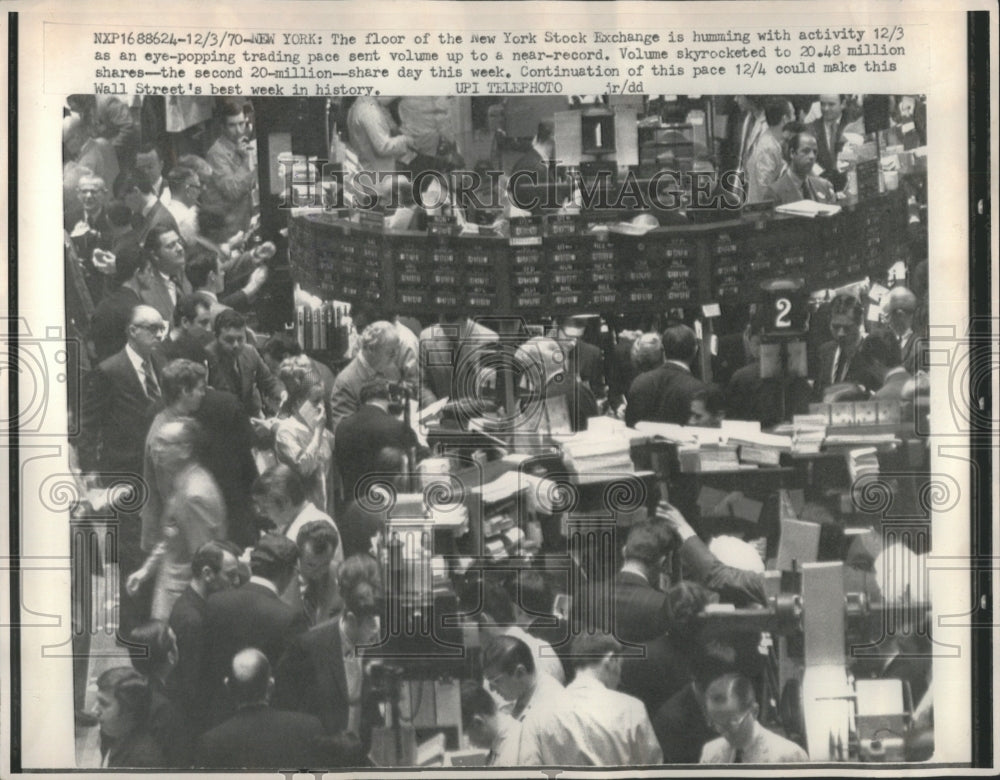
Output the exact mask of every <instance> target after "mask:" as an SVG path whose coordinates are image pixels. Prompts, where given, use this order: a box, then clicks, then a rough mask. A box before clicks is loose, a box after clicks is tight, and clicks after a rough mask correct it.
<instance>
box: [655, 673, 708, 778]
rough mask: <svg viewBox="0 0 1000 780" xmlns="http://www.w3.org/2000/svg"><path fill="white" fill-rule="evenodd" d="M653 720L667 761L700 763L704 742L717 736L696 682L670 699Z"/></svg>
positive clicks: (670, 762)
mask: <svg viewBox="0 0 1000 780" xmlns="http://www.w3.org/2000/svg"><path fill="white" fill-rule="evenodd" d="M650 719H651V720H652V721H653V731H655V732H656V737H657V739H658V740H659V741H660V747H661V748H662V749H663V763H664V764H697V763H698V759H699V758H701V749H702V748H703V747H704V746H705V743H706V742H709V741H710V740H713V739H715V738H716V737H717V736H718V734H717V733H716V731H715V730H714V729H713V728H712V727H711V726H710V725H708V722H707V721H706V720H705V713H704V711H703V710H702V708H701V705H700V704H699V703H698V695H697V694H696V693H695V690H694V685H693V684H688V685H685V686H684V687H683V688H681V689H680V690H679V691H678V692H677V693H675V694H674V695H673V696H671V697H670V698H669V699H667V701H666V702H664V703H663V705H661V706H660V708H659V709H658V710H656V712H655V713H654V714H653V715H652V717H651V718H650Z"/></svg>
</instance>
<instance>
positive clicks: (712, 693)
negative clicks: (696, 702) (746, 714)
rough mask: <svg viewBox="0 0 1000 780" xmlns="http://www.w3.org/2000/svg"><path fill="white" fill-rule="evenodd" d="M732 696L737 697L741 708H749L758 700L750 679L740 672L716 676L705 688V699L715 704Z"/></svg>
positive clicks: (724, 701)
mask: <svg viewBox="0 0 1000 780" xmlns="http://www.w3.org/2000/svg"><path fill="white" fill-rule="evenodd" d="M730 698H733V699H735V700H736V702H737V704H739V706H740V708H741V709H747V708H748V707H750V706H751V705H752V704H754V703H755V702H756V701H757V694H756V693H755V692H754V689H753V684H752V683H751V682H750V680H748V679H747V678H746V677H744V676H743V675H742V674H739V673H738V672H728V673H726V674H723V675H721V676H720V677H716V678H715V679H714V680H712V682H710V683H709V684H708V688H707V689H706V690H705V700H706V701H710V702H712V703H713V704H725V703H726V702H727V701H729V699H730Z"/></svg>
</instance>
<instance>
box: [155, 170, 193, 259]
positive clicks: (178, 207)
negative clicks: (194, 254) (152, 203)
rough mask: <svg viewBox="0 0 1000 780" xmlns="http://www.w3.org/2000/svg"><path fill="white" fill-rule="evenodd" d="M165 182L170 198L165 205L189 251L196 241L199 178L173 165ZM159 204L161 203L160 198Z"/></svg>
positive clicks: (191, 171) (190, 171)
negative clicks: (167, 185)
mask: <svg viewBox="0 0 1000 780" xmlns="http://www.w3.org/2000/svg"><path fill="white" fill-rule="evenodd" d="M167 182H168V183H169V185H170V186H169V189H168V190H167V191H169V192H171V193H172V197H171V198H170V201H169V202H168V203H165V204H164V205H166V207H167V211H169V212H170V213H171V214H172V215H173V217H174V219H175V220H176V222H177V229H178V231H179V232H180V234H181V238H183V239H184V243H185V244H186V245H187V247H188V248H189V249H190V248H192V247H194V245H195V242H196V241H197V239H198V195H199V194H201V178H200V177H199V176H198V173H197V172H196V171H195V170H193V169H192V168H186V167H184V166H183V165H175V166H174V167H173V168H171V169H170V173H168V174H167ZM160 202H161V203H163V199H162V197H161V199H160Z"/></svg>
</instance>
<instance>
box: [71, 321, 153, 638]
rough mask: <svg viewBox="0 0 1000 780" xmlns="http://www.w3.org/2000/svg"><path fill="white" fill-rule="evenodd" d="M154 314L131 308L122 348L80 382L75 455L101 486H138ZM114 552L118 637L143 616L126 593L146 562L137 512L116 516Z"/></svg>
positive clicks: (149, 405)
mask: <svg viewBox="0 0 1000 780" xmlns="http://www.w3.org/2000/svg"><path fill="white" fill-rule="evenodd" d="M166 327H167V326H166V323H164V321H163V318H162V317H160V314H159V312H157V311H156V309H153V308H151V307H149V306H136V307H135V308H134V309H133V310H132V313H131V316H130V318H129V324H128V328H127V333H126V337H127V340H126V344H125V347H124V348H123V349H122V350H121V351H120V352H117V353H115V354H114V355H112V356H111V357H109V358H107V359H106V360H104V361H102V362H101V363H100V364H99V365H98V366H97V368H96V369H95V370H93V371H91V372H90V373H89V374H88V375H87V377H86V380H85V383H84V389H83V404H82V408H81V419H80V435H79V443H78V446H77V451H78V453H79V458H80V468H81V470H82V471H83V473H84V474H85V475H90V478H91V479H92V480H94V481H96V482H98V483H100V484H104V485H109V484H112V483H114V482H115V481H116V480H120V479H121V478H122V476H123V475H132V476H131V479H132V480H135V481H136V482H138V480H140V479H141V476H142V472H143V458H144V448H145V443H146V431H147V430H148V429H149V424H150V422H151V421H152V413H153V410H154V408H155V407H156V403H157V401H159V400H160V395H161V391H160V382H159V369H160V367H161V362H160V359H159V358H158V356H157V355H156V353H155V350H154V347H155V346H156V344H157V343H158V342H159V340H160V338H161V336H162V335H163V333H164V332H165V331H166ZM119 521H120V522H119V523H118V528H117V530H118V540H117V545H116V551H117V553H118V566H119V573H120V577H119V585H120V589H121V593H120V597H121V600H120V610H121V612H120V615H119V626H120V631H121V635H122V636H127V634H128V631H130V630H131V629H132V628H134V627H135V626H136V625H138V623H139V622H141V621H142V619H143V618H144V617H145V615H144V612H145V610H144V609H143V606H142V604H141V602H139V601H138V600H136V599H132V598H130V597H129V596H128V594H127V593H126V592H125V581H126V579H127V578H128V575H129V574H131V573H132V572H133V571H135V570H136V569H137V568H139V566H141V565H142V562H143V560H144V558H145V556H144V554H143V552H142V549H141V546H140V536H141V521H140V519H139V516H138V514H137V513H136V514H123V513H119Z"/></svg>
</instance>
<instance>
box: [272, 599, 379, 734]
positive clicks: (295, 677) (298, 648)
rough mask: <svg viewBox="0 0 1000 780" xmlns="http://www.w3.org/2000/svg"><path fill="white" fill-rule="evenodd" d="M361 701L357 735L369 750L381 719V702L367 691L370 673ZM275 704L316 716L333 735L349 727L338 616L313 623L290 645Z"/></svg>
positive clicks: (280, 667)
mask: <svg viewBox="0 0 1000 780" xmlns="http://www.w3.org/2000/svg"><path fill="white" fill-rule="evenodd" d="M361 700H362V705H361V706H362V712H361V731H362V733H361V734H359V735H358V736H359V737H360V738H361V744H362V747H363V748H364V750H365V752H366V753H367V750H368V747H369V745H370V744H371V729H372V726H374V725H375V724H376V723H377V722H378V721H379V720H380V718H379V711H378V702H376V701H375V700H374V699H373V698H372V696H371V692H370V691H369V690H368V678H367V676H366V677H365V679H364V682H363V683H362V687H361ZM274 704H275V706H277V707H283V708H286V709H294V710H298V711H299V712H307V713H309V714H311V715H315V716H316V717H317V718H319V719H320V721H321V722H322V724H323V729H324V731H325V732H326V733H327V734H329V735H331V736H333V735H336V734H340V733H342V732H344V731H345V730H346V729H347V720H348V714H349V713H348V702H347V675H346V674H345V672H344V660H343V650H342V649H341V637H340V619H339V618H332V619H330V620H327V621H326V622H324V623H320V624H319V625H317V626H314V627H313V628H311V629H310V630H309V631H307V632H306V633H304V634H301V635H300V636H298V637H296V638H295V640H294V641H293V642H292V643H291V644H290V645H289V647H288V651H287V652H286V653H285V656H284V657H283V658H282V659H281V663H280V664H279V665H278V669H277V672H276V674H275V695H274Z"/></svg>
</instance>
